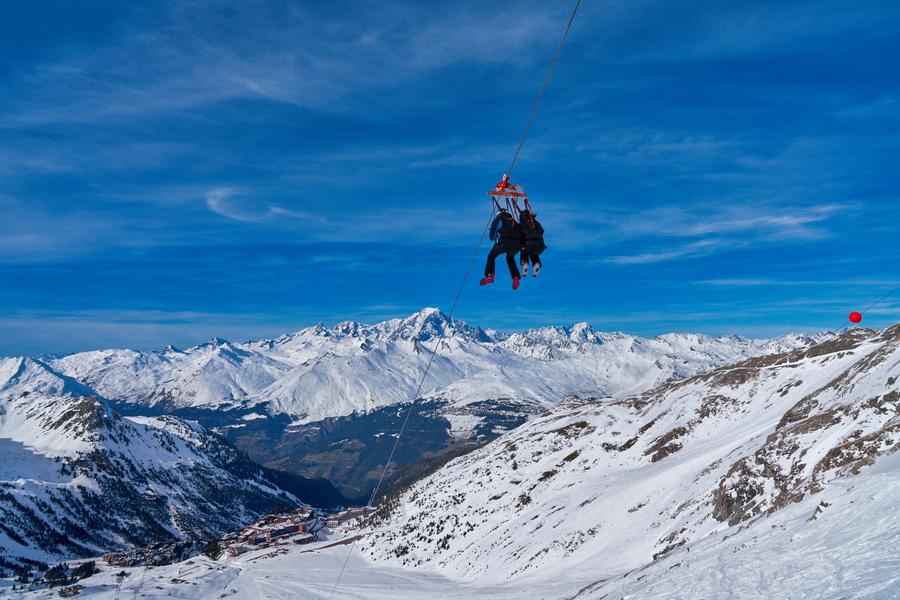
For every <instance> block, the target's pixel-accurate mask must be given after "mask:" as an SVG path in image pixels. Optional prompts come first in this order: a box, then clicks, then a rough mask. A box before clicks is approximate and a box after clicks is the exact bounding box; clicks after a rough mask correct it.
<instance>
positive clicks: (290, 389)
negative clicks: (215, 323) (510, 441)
mask: <svg viewBox="0 0 900 600" xmlns="http://www.w3.org/2000/svg"><path fill="white" fill-rule="evenodd" d="M442 331H445V332H446V337H445V339H444V342H443V343H444V347H443V348H442V349H441V351H440V353H439V355H438V357H437V359H436V360H435V364H434V365H433V366H432V368H431V370H430V372H429V376H428V380H427V381H426V382H425V388H424V390H425V394H424V395H425V397H427V398H436V399H441V400H447V401H450V402H452V403H456V404H466V403H471V402H477V401H483V400H495V399H500V398H504V399H515V400H516V401H518V402H521V403H525V404H533V405H537V406H541V407H549V406H551V405H553V404H555V403H556V402H558V401H560V400H561V399H563V398H565V397H567V396H570V395H578V396H614V395H621V394H623V393H636V392H640V391H644V390H646V389H649V388H652V387H654V386H656V385H659V384H660V383H663V382H666V381H670V380H672V379H680V378H684V377H688V376H691V375H695V374H697V373H701V372H704V371H707V370H709V369H711V368H714V367H716V366H719V365H722V364H726V363H729V362H734V361H736V360H740V359H742V358H747V357H750V356H758V355H761V354H767V353H770V352H773V351H780V350H789V349H794V348H798V347H803V346H807V345H809V344H810V343H813V342H814V341H815V340H816V338H812V337H808V336H799V335H792V336H787V337H784V338H779V339H776V340H747V339H744V338H739V337H736V336H729V337H722V338H711V337H707V336H702V335H693V334H670V335H664V336H660V337H658V338H654V339H643V338H639V337H635V336H630V335H625V334H618V333H617V334H606V333H598V332H595V331H594V330H593V329H592V328H591V326H590V325H588V324H586V323H581V324H578V325H575V326H573V327H547V328H543V329H536V330H530V331H526V332H522V333H515V334H512V335H504V334H500V333H497V332H487V331H484V330H482V329H479V328H477V327H472V326H470V325H468V324H466V323H464V322H462V321H458V320H450V319H448V318H447V317H446V316H445V315H444V314H443V313H441V312H440V311H439V310H437V309H433V308H429V309H424V310H422V311H420V312H418V313H416V314H413V315H411V316H409V317H406V318H403V319H392V320H389V321H385V322H383V323H379V324H377V325H363V324H360V323H353V322H346V323H340V324H339V325H337V326H336V327H333V328H328V327H325V326H324V325H318V326H316V327H311V328H308V329H304V330H303V331H300V332H298V333H295V334H292V335H286V336H282V337H280V338H278V339H275V340H263V341H256V342H248V343H240V344H239V343H231V342H228V341H224V340H220V339H214V340H212V341H210V342H209V343H207V344H203V345H200V346H196V347H194V348H190V349H187V350H178V349H176V348H172V347H169V348H166V349H165V350H162V351H158V352H139V351H134V350H103V351H97V352H85V353H80V354H73V355H70V356H66V357H63V358H58V359H54V360H52V361H51V363H50V364H51V365H52V366H53V368H54V369H56V370H58V371H59V372H61V373H64V374H66V375H68V376H71V377H73V378H75V379H77V380H79V381H81V382H83V383H85V384H87V385H89V386H91V387H92V388H93V389H95V390H97V391H98V392H100V393H101V394H103V395H105V396H107V397H109V398H115V399H117V400H124V401H128V402H132V403H137V404H142V405H147V406H161V407H164V408H166V409H169V410H172V409H177V408H185V407H193V408H196V407H205V408H235V407H248V406H259V407H260V410H262V412H263V413H265V412H268V413H269V414H285V415H288V416H290V417H291V418H292V420H293V421H294V422H295V423H303V422H311V421H317V420H321V419H324V418H326V417H335V416H341V415H349V414H351V413H354V412H368V411H371V410H373V409H376V408H379V407H383V406H388V405H391V404H396V403H401V402H408V401H410V400H412V399H413V398H412V396H413V395H414V394H415V391H416V385H417V383H418V379H419V377H420V375H421V373H422V371H423V370H424V366H425V363H426V362H427V360H428V357H429V354H430V351H431V349H432V348H433V346H434V344H436V343H437V341H438V339H439V338H440V336H441V333H442Z"/></svg>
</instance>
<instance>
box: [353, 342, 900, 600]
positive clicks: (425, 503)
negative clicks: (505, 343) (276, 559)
mask: <svg viewBox="0 0 900 600" xmlns="http://www.w3.org/2000/svg"><path fill="white" fill-rule="evenodd" d="M898 409H900V325H898V326H895V327H893V328H890V329H887V330H884V331H880V332H876V331H872V330H865V329H856V330H851V331H849V332H847V333H844V334H843V335H841V336H840V337H838V338H834V339H831V340H829V341H826V342H824V343H821V344H819V345H816V346H813V347H811V348H809V349H802V350H797V351H791V352H786V353H781V354H774V355H768V356H763V357H757V358H753V359H749V360H746V361H743V362H741V363H738V364H735V365H731V366H726V367H721V368H718V369H715V370H713V371H711V372H709V373H706V374H701V375H698V376H695V377H692V378H689V379H687V380H683V381H679V382H674V383H669V384H664V385H662V386H660V387H658V388H656V389H654V390H652V391H650V392H646V393H643V394H639V395H634V396H630V397H626V398H619V399H596V400H572V401H569V402H566V403H564V404H562V405H560V406H558V407H557V408H556V409H554V410H553V411H551V412H549V413H547V414H545V415H543V416H541V417H538V418H535V419H532V420H531V421H529V422H528V423H526V424H525V425H523V426H521V427H520V428H518V429H516V430H514V431H512V432H510V433H509V434H507V435H505V436H502V437H501V438H499V439H497V440H495V441H494V442H493V443H491V444H489V445H487V446H485V447H484V448H482V449H480V450H477V451H475V452H473V453H471V454H469V455H466V456H464V457H462V458H459V459H456V460H454V461H452V462H450V463H448V464H447V465H446V466H444V468H442V469H441V470H440V471H438V472H437V473H435V474H434V475H432V476H430V477H428V478H426V479H424V480H422V481H420V482H418V483H416V484H414V485H413V486H412V487H411V488H410V489H408V490H407V491H406V492H405V493H403V494H402V495H400V496H399V497H396V498H395V499H393V500H392V501H391V503H390V504H389V505H388V507H389V509H390V512H389V516H388V517H387V518H386V520H384V521H382V522H380V523H378V524H377V526H376V529H375V531H373V532H372V533H371V534H369V535H368V537H366V538H365V539H364V541H363V542H361V545H362V548H363V550H364V552H365V553H366V554H367V555H369V556H370V557H371V558H372V559H374V560H375V561H376V562H377V563H381V564H385V563H386V564H388V565H392V566H398V567H415V568H418V569H428V570H433V571H437V572H439V573H441V574H442V575H445V576H447V577H450V578H451V579H454V580H463V581H467V582H470V583H471V582H476V581H477V582H479V583H480V584H484V585H486V584H488V583H490V584H492V585H493V584H497V585H500V584H501V583H502V582H510V583H511V582H514V581H521V580H522V579H523V578H524V579H525V580H528V581H532V582H541V581H552V580H560V579H563V580H569V581H571V582H572V585H573V586H576V585H577V587H573V588H572V590H571V593H570V594H568V595H567V597H575V596H576V593H578V592H579V590H581V592H580V593H579V594H578V595H577V597H578V598H585V599H598V600H599V599H600V598H608V597H617V598H618V597H651V596H652V597H654V598H655V597H660V598H662V597H724V596H723V595H721V593H720V595H719V596H716V595H715V594H716V587H715V585H716V577H715V576H713V575H712V574H707V575H702V576H701V574H700V571H701V570H702V569H704V568H707V569H709V568H714V569H719V571H718V572H720V573H724V572H725V571H726V570H727V562H728V560H730V558H729V556H728V555H726V556H722V555H720V554H718V553H720V552H722V551H723V550H724V549H727V550H728V551H729V552H734V553H737V552H740V551H741V550H743V549H746V548H747V547H749V546H752V545H754V544H757V542H756V540H757V538H761V539H763V540H769V541H768V542H764V543H763V546H760V547H759V548H756V549H755V550H754V552H755V554H754V557H755V559H757V560H768V561H769V562H770V563H772V565H773V568H775V567H774V566H775V565H777V564H778V563H779V562H780V560H781V557H782V555H783V552H785V551H788V549H787V548H786V547H784V548H777V547H773V546H765V544H766V543H769V542H771V543H778V542H780V543H786V541H787V540H791V539H794V540H807V541H810V540H813V539H815V535H814V534H810V533H808V531H811V528H813V527H815V524H814V523H815V521H816V520H817V518H818V517H819V516H820V515H822V514H824V515H828V514H829V513H831V512H835V511H846V512H847V517H848V518H851V517H853V518H855V517H856V513H857V512H858V511H860V510H866V507H867V506H869V504H871V503H870V502H868V501H867V503H866V505H865V507H864V506H858V507H856V506H853V504H852V503H853V501H854V499H855V501H857V502H859V501H861V500H863V499H865V497H866V494H871V493H872V491H873V489H875V488H873V487H871V486H869V487H866V488H865V489H866V490H867V492H866V494H863V496H860V495H859V493H856V492H853V489H854V487H855V484H854V483H853V481H854V478H855V477H857V476H858V475H859V474H860V473H866V472H868V471H869V470H870V468H871V466H872V465H873V464H880V463H881V462H882V457H884V456H886V455H888V454H891V453H893V452H895V451H896V450H897V449H898V447H900V416H898ZM898 467H900V463H898V462H897V461H896V460H894V461H892V462H886V463H884V466H882V467H881V469H882V471H883V470H885V469H887V470H888V471H892V472H893V474H894V478H893V479H892V480H891V481H893V482H894V483H897V482H898V481H900V479H898V478H900V473H898V472H897V471H896V469H897V468H898ZM850 493H852V494H855V495H853V496H852V497H851V498H848V497H847V494H850ZM873 499H874V498H873ZM880 501H881V505H879V506H878V511H879V512H878V513H877V514H878V515H879V516H880V518H883V517H884V516H885V515H890V514H891V511H892V510H893V511H894V512H893V514H894V515H896V514H898V512H900V503H898V501H897V500H896V498H893V499H892V498H890V497H881V498H880ZM885 503H887V504H885ZM786 509H790V510H786ZM781 511H786V512H785V513H784V514H785V515H787V516H786V517H784V518H781V517H779V518H778V519H776V520H772V519H771V518H770V517H771V516H773V515H780V514H782V513H781ZM798 511H799V512H798ZM798 515H801V516H805V518H803V519H801V518H798ZM840 518H841V517H840V515H834V518H833V519H829V520H830V522H831V523H832V525H831V526H832V527H834V526H835V524H836V523H839V522H840ZM856 521H857V522H858V521H859V519H856ZM882 525H883V526H884V525H887V526H888V527H891V528H893V532H892V533H891V532H887V533H886V534H885V535H886V536H887V538H889V539H897V534H898V527H900V522H898V521H897V520H896V518H894V519H893V521H890V520H889V522H888V523H886V524H885V523H884V522H883V521H882ZM788 527H790V528H791V530H790V531H782V530H784V529H785V528H788ZM772 528H776V529H777V530H778V531H777V532H774V533H773V532H772ZM807 528H810V529H807ZM744 530H746V531H747V533H746V534H743V535H742V537H740V538H738V539H740V540H741V544H736V543H735V542H729V543H728V544H725V543H724V542H725V541H727V540H728V539H729V538H731V537H732V536H735V535H736V534H737V533H738V532H740V531H744ZM820 531H821V530H820ZM844 535H850V534H847V533H845V534H844ZM836 543H837V542H836ZM757 545H758V544H757ZM694 547H697V548H700V549H701V553H700V554H699V556H700V557H702V560H696V561H695V560H694V553H693V552H692V551H691V550H692V548H694ZM826 547H828V544H826V543H825V542H824V541H822V542H821V543H820V545H819V548H826ZM815 548H816V547H815V546H813V547H811V546H804V547H802V548H796V550H791V551H790V553H791V555H792V556H793V555H797V554H801V555H802V554H805V553H807V552H811V551H814V550H815ZM766 549H768V550H769V551H770V553H771V555H770V556H768V557H765V558H762V557H763V555H764V552H765V550H766ZM882 550H883V549H882ZM822 551H823V552H824V550H822ZM867 551H868V552H869V553H870V556H871V558H872V560H877V557H878V556H883V555H885V553H884V552H883V551H881V554H879V549H877V548H868V550H867ZM885 556H886V555H885ZM807 558H808V560H806V562H807V563H810V564H812V563H814V562H815V559H814V558H809V557H807ZM734 560H741V559H740V558H739V557H735V558H734ZM658 561H665V562H658ZM687 564H693V565H694V567H693V571H691V573H692V574H696V575H697V579H696V580H692V579H691V578H690V576H688V577H685V576H684V575H683V574H681V573H679V574H678V576H677V581H679V582H680V583H681V584H682V585H683V586H685V587H684V589H683V590H682V591H681V592H680V593H684V594H686V595H685V596H680V595H679V593H674V592H673V590H674V588H672V587H669V585H668V584H667V581H668V579H667V578H668V577H670V576H672V575H671V574H672V572H673V571H672V570H678V571H680V570H682V569H685V568H687V567H685V566H684V565H687ZM648 565H650V567H648ZM857 566H859V565H857ZM651 567H652V568H651ZM835 568H840V567H839V566H836V567H835ZM872 568H873V569H874V567H872ZM678 571H676V572H678ZM648 575H652V577H655V578H656V579H655V580H647V579H646V577H647V576H648ZM729 576H730V577H732V578H734V579H736V580H738V579H740V577H741V575H740V573H739V569H738V568H737V567H735V568H734V569H731V570H730V575H729ZM697 581H705V582H706V583H705V585H706V587H705V588H703V590H702V591H701V590H700V589H699V588H698V589H697V590H696V591H692V592H688V586H691V585H694V584H695V583H696V582H697ZM885 585H887V586H888V587H887V588H885ZM890 585H891V582H890V581H887V582H882V583H881V584H879V585H878V586H875V587H873V588H871V589H880V590H881V593H884V590H885V589H893V591H894V593H895V594H896V593H900V587H896V586H897V585H898V584H897V582H896V580H894V584H893V585H894V586H895V587H893V588H891V587H890ZM845 589H846V588H845ZM651 592H652V594H651ZM719 592H721V590H719ZM611 593H612V595H610V594H611ZM673 593H674V595H673ZM788 596H789V595H788ZM788 596H778V595H775V596H768V597H788ZM547 597H560V596H547ZM754 597H755V596H754ZM794 597H807V596H806V595H804V594H799V595H797V596H794ZM809 597H812V596H809ZM879 597H896V596H890V595H889V594H888V595H884V596H879Z"/></svg>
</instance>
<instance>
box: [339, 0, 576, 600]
mask: <svg viewBox="0 0 900 600" xmlns="http://www.w3.org/2000/svg"><path fill="white" fill-rule="evenodd" d="M579 6H581V0H576V2H575V8H573V9H572V14H571V16H570V17H569V22H568V23H567V24H566V30H565V32H564V33H563V36H562V39H560V41H559V46H557V48H556V53H555V54H554V55H553V60H552V61H551V62H550V68H549V69H548V70H547V76H546V77H545V78H544V84H543V86H541V90H540V92H539V93H538V96H537V99H536V100H535V103H534V108H532V110H531V115H530V116H529V117H528V123H527V124H526V125H525V130H524V131H523V132H522V137H521V138H520V139H519V144H518V145H517V146H516V152H515V154H514V155H513V159H512V162H511V163H510V165H509V169H508V170H507V172H506V173H507V175H511V174H512V171H513V168H515V166H516V162H517V161H518V160H519V153H520V152H521V151H522V146H524V145H525V140H526V138H527V137H528V132H529V131H530V130H531V126H532V124H533V123H534V119H535V117H536V116H537V111H538V108H539V107H540V105H541V100H543V98H544V92H546V91H547V87H548V86H549V85H550V76H551V75H553V70H554V69H555V68H556V64H557V63H558V62H559V56H560V54H561V53H562V49H563V46H564V45H565V43H566V38H567V37H569V31H571V30H572V23H573V22H574V21H575V15H576V14H577V13H578V7H579ZM496 204H497V202H496V200H495V201H494V203H493V204H492V205H491V215H490V218H489V219H488V222H487V223H486V224H485V226H484V229H483V230H482V232H481V237H480V238H479V240H478V244H477V245H476V246H475V250H474V251H473V252H472V258H471V259H469V265H468V267H466V272H465V275H463V279H462V282H461V283H460V284H459V288H458V289H457V290H456V297H455V298H454V299H453V304H452V305H451V307H450V311H449V313H448V315H447V320H448V324H449V323H451V322H452V321H453V314H454V313H455V312H456V307H457V306H458V305H459V299H460V298H461V297H462V293H463V290H464V289H465V287H466V282H468V280H469V276H470V275H471V274H472V267H473V266H474V265H475V260H476V259H477V258H478V253H479V251H480V250H481V245H482V244H483V243H484V238H485V237H487V232H488V229H489V228H490V226H491V223H492V222H493V220H494V206H495V205H496ZM446 337H447V328H446V327H444V328H442V329H441V335H440V336H439V337H438V341H437V343H436V344H435V345H434V348H432V350H431V356H430V357H429V358H428V363H427V364H426V365H425V370H424V371H423V372H422V377H421V378H420V379H419V384H418V386H416V393H415V394H414V395H413V398H412V402H410V405H409V407H408V408H407V409H406V415H405V416H404V417H403V422H402V423H401V425H400V430H399V432H398V433H397V437H396V439H395V440H394V446H393V447H392V448H391V453H390V455H389V456H388V459H387V462H385V464H384V469H383V470H382V471H381V477H379V479H378V484H377V485H376V486H375V488H374V489H373V490H372V495H371V496H370V497H369V504H368V505H369V506H374V502H375V499H376V498H377V497H378V492H379V490H380V489H381V486H382V484H383V483H384V478H385V477H386V476H387V472H388V468H389V467H390V465H391V461H392V460H393V459H394V456H395V454H396V453H397V447H398V446H399V445H400V438H402V437H403V432H404V431H405V430H406V426H407V424H408V423H409V418H410V416H411V415H412V411H413V408H415V405H416V401H417V400H418V399H419V394H420V393H421V392H422V387H423V386H424V385H425V378H426V377H427V376H428V371H430V370H431V365H432V364H434V359H435V357H436V356H437V352H438V349H439V348H440V347H441V344H443V342H444V340H445V339H446ZM356 541H357V540H354V541H353V542H352V543H351V544H350V547H349V549H348V550H347V556H346V557H344V562H343V564H342V565H341V570H340V571H338V576H337V580H336V581H335V582H334V587H333V588H332V589H331V594H329V596H328V598H329V600H333V598H334V595H335V593H336V592H337V589H338V587H339V586H340V584H341V578H342V577H343V576H344V571H345V570H346V568H347V563H348V562H349V561H350V555H351V553H352V552H353V548H354V546H356Z"/></svg>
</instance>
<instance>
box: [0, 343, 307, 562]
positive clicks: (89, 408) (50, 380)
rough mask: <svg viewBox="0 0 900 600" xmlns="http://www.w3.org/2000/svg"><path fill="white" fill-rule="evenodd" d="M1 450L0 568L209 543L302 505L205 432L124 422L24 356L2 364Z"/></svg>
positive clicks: (173, 423) (169, 420) (163, 423)
mask: <svg viewBox="0 0 900 600" xmlns="http://www.w3.org/2000/svg"><path fill="white" fill-rule="evenodd" d="M0 453H2V456H3V461H2V464H0V567H11V566H12V565H15V564H21V562H22V560H41V561H48V560H57V559H63V558H72V557H87V556H95V555H97V554H99V553H102V552H104V551H108V550H111V549H117V548H123V547H127V546H131V545H141V544H145V543H147V542H148V541H151V540H161V539H171V538H180V537H184V536H191V537H198V538H202V537H205V536H211V535H214V534H217V533H220V532H222V531H225V530H229V529H232V528H235V527H237V526H239V525H241V524H243V523H244V522H246V521H247V520H250V519H252V518H254V517H256V516H258V515H259V514H261V513H264V512H267V511H269V510H271V509H272V508H274V507H276V506H284V505H287V504H296V503H297V500H296V498H294V497H293V496H291V495H289V494H287V493H285V492H283V491H282V490H280V489H279V488H278V487H277V486H276V485H274V484H273V483H272V482H270V481H269V480H268V479H267V477H266V474H265V472H264V471H263V470H262V469H261V468H260V467H258V466H257V465H255V464H254V463H252V462H251V461H250V460H249V459H247V458H246V457H245V456H244V455H243V454H241V453H239V452H238V451H236V450H235V449H234V448H233V447H231V446H229V445H228V444H227V443H225V442H223V441H222V440H221V439H219V438H218V437H216V436H212V435H210V434H209V433H207V432H206V431H205V430H204V429H202V428H201V427H199V426H196V425H189V424H187V423H185V422H182V421H180V420H178V419H175V418H173V417H161V418H132V419H126V418H123V417H121V416H120V415H118V414H117V413H115V412H113V411H111V410H110V409H109V407H108V406H107V405H106V403H105V401H104V400H102V399H101V398H99V397H98V395H97V394H96V393H95V392H93V391H92V390H90V389H89V388H87V387H86V386H84V385H82V384H80V383H78V382H76V381H74V380H72V379H71V378H68V377H66V376H63V375H60V374H58V373H55V372H54V371H52V370H51V369H50V368H49V367H48V366H47V365H45V364H42V363H40V362H37V361H33V360H30V359H27V358H17V359H6V360H3V361H0Z"/></svg>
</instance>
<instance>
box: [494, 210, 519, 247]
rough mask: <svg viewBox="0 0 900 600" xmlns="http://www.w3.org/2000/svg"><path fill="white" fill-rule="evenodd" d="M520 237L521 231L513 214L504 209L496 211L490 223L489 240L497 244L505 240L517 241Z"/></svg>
mask: <svg viewBox="0 0 900 600" xmlns="http://www.w3.org/2000/svg"><path fill="white" fill-rule="evenodd" d="M521 237H522V231H521V228H520V227H519V224H518V223H516V220H515V219H513V216H512V215H511V214H509V213H508V212H506V211H502V212H499V213H497V216H496V217H494V222H493V223H491V240H493V241H494V242H496V243H497V244H502V243H506V242H518V241H519V239H520V238H521Z"/></svg>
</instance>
